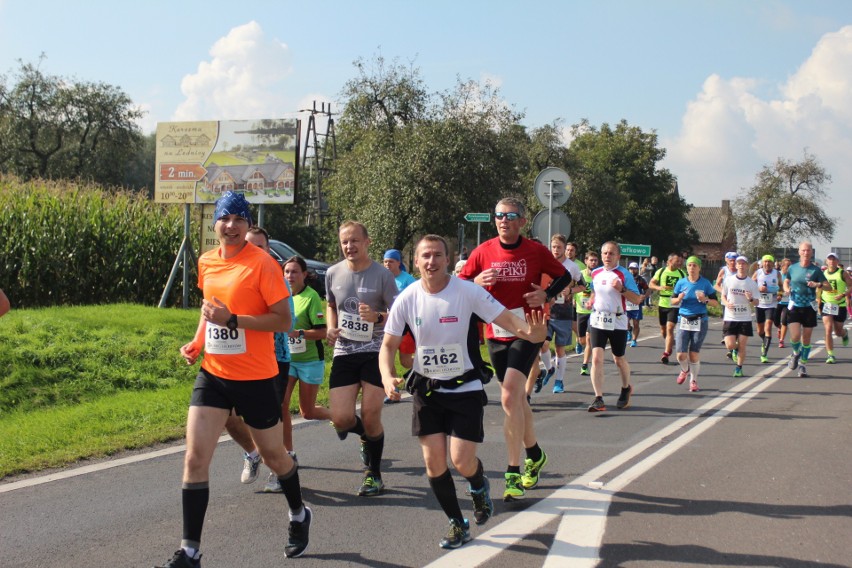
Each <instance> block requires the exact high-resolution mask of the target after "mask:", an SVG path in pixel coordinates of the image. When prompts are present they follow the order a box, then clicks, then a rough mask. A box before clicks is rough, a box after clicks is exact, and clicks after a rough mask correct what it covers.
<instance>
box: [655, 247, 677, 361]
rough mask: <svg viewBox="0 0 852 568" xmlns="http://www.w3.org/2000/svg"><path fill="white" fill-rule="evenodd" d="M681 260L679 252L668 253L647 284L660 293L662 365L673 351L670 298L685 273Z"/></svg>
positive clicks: (673, 318)
mask: <svg viewBox="0 0 852 568" xmlns="http://www.w3.org/2000/svg"><path fill="white" fill-rule="evenodd" d="M682 261H683V258H682V257H681V256H680V254H679V253H676V252H673V253H671V254H669V258H668V261H667V262H666V266H664V267H663V268H660V269H658V270H657V272H655V273H654V277H653V278H651V282H649V284H648V286H649V287H650V288H651V290H657V291H658V292H659V293H660V299H659V302H658V304H657V310H658V312H659V315H658V319H659V322H660V335H661V336H662V338H663V340H664V341H665V345H664V346H663V355H662V357H660V363H662V364H664V365H668V364H669V357H670V356H671V354H672V352H673V351H674V330H675V324H676V323H677V308H673V307H672V304H671V299H672V290H674V285H675V284H676V283H677V281H678V280H680V279H681V278H683V277H684V276H686V273H685V272H684V271H683V270H681V268H680V264H681V262H682Z"/></svg>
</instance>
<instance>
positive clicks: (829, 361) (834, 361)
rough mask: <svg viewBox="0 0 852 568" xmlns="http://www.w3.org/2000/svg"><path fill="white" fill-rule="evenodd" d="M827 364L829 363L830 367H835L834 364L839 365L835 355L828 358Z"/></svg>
mask: <svg viewBox="0 0 852 568" xmlns="http://www.w3.org/2000/svg"><path fill="white" fill-rule="evenodd" d="M825 362H826V363H828V364H829V365H833V364H834V363H837V359H835V358H834V355H829V356H828V357H827V358H826V360H825Z"/></svg>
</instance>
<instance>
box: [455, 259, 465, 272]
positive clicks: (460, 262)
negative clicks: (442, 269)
mask: <svg viewBox="0 0 852 568" xmlns="http://www.w3.org/2000/svg"><path fill="white" fill-rule="evenodd" d="M466 262H467V261H466V260H460V261H458V262H457V263H456V268H455V270H454V271H453V272H455V273H457V274H458V273H459V272H461V269H462V268H464V265H465V263H466Z"/></svg>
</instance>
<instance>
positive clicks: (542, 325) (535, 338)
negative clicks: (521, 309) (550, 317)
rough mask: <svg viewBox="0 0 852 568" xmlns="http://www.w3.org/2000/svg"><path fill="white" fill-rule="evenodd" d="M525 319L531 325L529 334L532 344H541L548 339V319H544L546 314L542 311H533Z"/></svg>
mask: <svg viewBox="0 0 852 568" xmlns="http://www.w3.org/2000/svg"><path fill="white" fill-rule="evenodd" d="M525 317H526V320H527V324H528V325H529V329H528V331H527V333H528V334H529V336H530V341H531V342H532V343H541V342H542V341H544V340H545V339H547V319H545V317H544V312H543V311H541V310H532V311H531V312H530V313H528V314H526V316H525Z"/></svg>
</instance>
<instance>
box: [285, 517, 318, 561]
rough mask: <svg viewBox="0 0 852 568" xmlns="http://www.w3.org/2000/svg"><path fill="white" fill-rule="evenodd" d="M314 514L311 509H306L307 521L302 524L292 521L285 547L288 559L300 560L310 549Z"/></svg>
mask: <svg viewBox="0 0 852 568" xmlns="http://www.w3.org/2000/svg"><path fill="white" fill-rule="evenodd" d="M313 518H314V514H313V512H312V511H311V508H310V507H307V506H306V507H305V520H304V521H302V522H301V523H300V522H297V521H290V528H288V529H287V544H286V545H285V546H284V555H285V556H286V557H287V558H298V557H300V556H301V555H303V554H304V553H305V551H306V550H307V549H308V542H309V541H310V540H309V538H308V537H309V535H310V532H311V521H312V520H313Z"/></svg>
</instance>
